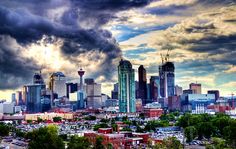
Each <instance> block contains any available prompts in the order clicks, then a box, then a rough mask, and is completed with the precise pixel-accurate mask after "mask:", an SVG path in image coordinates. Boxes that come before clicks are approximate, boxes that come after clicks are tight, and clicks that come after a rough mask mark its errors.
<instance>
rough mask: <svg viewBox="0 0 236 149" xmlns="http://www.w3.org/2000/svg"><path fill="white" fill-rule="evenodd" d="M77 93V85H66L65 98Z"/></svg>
mask: <svg viewBox="0 0 236 149" xmlns="http://www.w3.org/2000/svg"><path fill="white" fill-rule="evenodd" d="M77 91H78V83H66V97H67V98H69V94H70V93H74V92H77Z"/></svg>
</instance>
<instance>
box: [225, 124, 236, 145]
mask: <svg viewBox="0 0 236 149" xmlns="http://www.w3.org/2000/svg"><path fill="white" fill-rule="evenodd" d="M223 132H224V138H225V139H226V141H227V143H228V144H229V145H230V146H231V147H232V148H236V133H235V132H236V120H231V121H230V122H229V126H227V127H225V128H224V130H223Z"/></svg>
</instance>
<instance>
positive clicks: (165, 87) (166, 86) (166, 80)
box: [159, 62, 175, 98]
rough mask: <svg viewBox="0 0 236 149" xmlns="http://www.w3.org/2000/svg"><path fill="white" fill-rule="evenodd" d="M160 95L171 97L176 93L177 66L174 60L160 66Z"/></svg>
mask: <svg viewBox="0 0 236 149" xmlns="http://www.w3.org/2000/svg"><path fill="white" fill-rule="evenodd" d="M159 76H160V95H161V97H165V98H167V97H170V96H174V95H175V66H174V63H172V62H166V63H164V64H163V65H161V66H160V67H159Z"/></svg>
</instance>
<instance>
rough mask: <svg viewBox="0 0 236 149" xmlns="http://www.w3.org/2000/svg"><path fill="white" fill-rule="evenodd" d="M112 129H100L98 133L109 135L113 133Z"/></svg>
mask: <svg viewBox="0 0 236 149" xmlns="http://www.w3.org/2000/svg"><path fill="white" fill-rule="evenodd" d="M112 132H113V131H112V128H99V129H98V133H103V134H109V133H112Z"/></svg>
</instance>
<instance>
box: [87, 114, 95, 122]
mask: <svg viewBox="0 0 236 149" xmlns="http://www.w3.org/2000/svg"><path fill="white" fill-rule="evenodd" d="M84 119H85V120H88V121H94V120H96V116H93V115H89V116H87V117H85V118H84Z"/></svg>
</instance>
